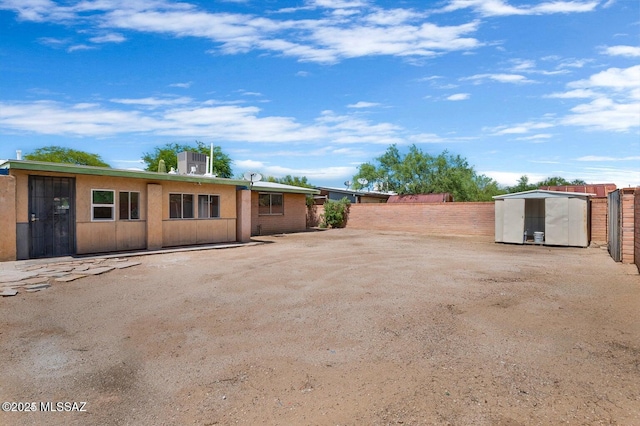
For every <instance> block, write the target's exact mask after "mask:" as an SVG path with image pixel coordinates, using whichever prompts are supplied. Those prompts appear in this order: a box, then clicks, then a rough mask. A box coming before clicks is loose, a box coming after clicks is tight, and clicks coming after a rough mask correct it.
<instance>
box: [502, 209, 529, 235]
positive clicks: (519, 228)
mask: <svg viewBox="0 0 640 426" xmlns="http://www.w3.org/2000/svg"><path fill="white" fill-rule="evenodd" d="M502 217H503V219H504V221H503V226H502V241H503V242H505V243H516V244H522V243H523V242H524V241H523V236H524V198H511V199H510V198H506V199H505V200H504V206H503V210H502Z"/></svg>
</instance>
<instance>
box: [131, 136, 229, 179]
mask: <svg viewBox="0 0 640 426" xmlns="http://www.w3.org/2000/svg"><path fill="white" fill-rule="evenodd" d="M182 151H192V152H198V153H200V154H205V155H211V150H210V147H209V146H207V145H205V144H204V143H203V142H200V141H196V142H195V145H190V144H179V143H168V144H165V145H163V146H157V147H155V148H154V149H153V151H152V152H145V153H144V154H143V155H142V161H144V162H145V164H146V165H147V166H146V168H145V170H148V171H152V172H155V171H157V170H158V164H159V163H160V160H164V164H165V168H166V169H168V170H171V167H173V168H174V169H176V170H177V169H178V153H179V152H182ZM211 161H212V162H213V172H214V173H215V174H217V175H218V176H219V177H223V178H230V177H231V176H232V173H231V158H229V156H228V155H227V154H225V153H224V152H222V149H221V148H220V147H219V146H215V145H214V147H213V159H212V160H211Z"/></svg>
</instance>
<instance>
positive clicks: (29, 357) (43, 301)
mask: <svg viewBox="0 0 640 426" xmlns="http://www.w3.org/2000/svg"><path fill="white" fill-rule="evenodd" d="M261 240H262V241H265V242H266V244H262V245H254V246H245V247H240V248H233V249H225V250H207V251H196V252H188V253H170V254H161V255H153V256H140V257H137V258H133V259H132V260H135V261H140V262H142V264H141V265H138V266H135V267H131V268H128V269H122V270H114V271H111V272H109V273H106V274H104V275H98V276H90V277H86V278H83V279H80V280H77V281H72V282H69V283H55V284H53V285H52V287H50V288H48V289H46V290H43V291H40V292H38V293H20V294H18V295H17V296H14V297H6V298H2V299H0V327H1V328H0V359H1V360H2V364H1V365H2V375H1V376H0V399H1V401H14V402H37V403H39V402H40V401H43V402H47V401H49V402H53V403H54V406H55V403H56V402H65V401H67V402H86V406H85V407H84V408H85V410H86V412H37V413H22V412H0V424H2V425H14V424H17V425H20V424H47V425H52V424H58V425H63V424H65V425H67V424H78V425H87V424H89V425H121V424H145V425H150V424H166V425H173V424H175V425H180V424H199V425H229V424H244V425H257V424H270V425H392V424H405V425H425V424H452V425H470V424H474V425H520V424H522V425H525V424H527V425H528V424H559V423H569V424H573V425H583V424H588V425H595V424H622V425H631V424H640V276H639V275H638V274H637V270H636V268H635V266H633V265H622V264H616V263H615V262H613V261H612V260H611V258H609V256H608V254H607V252H606V250H602V249H600V248H588V249H578V248H549V247H539V246H513V245H501V244H495V243H493V242H492V241H490V240H487V239H479V238H462V237H459V238H436V237H427V236H419V235H410V234H403V233H384V232H379V233H367V232H363V231H353V230H348V229H346V230H330V231H325V232H310V233H302V234H295V235H286V236H273V237H264V238H261Z"/></svg>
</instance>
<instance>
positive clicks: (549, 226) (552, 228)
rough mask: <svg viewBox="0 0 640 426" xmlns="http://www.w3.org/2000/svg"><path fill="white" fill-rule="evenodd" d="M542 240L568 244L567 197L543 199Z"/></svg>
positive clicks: (549, 242) (547, 242)
mask: <svg viewBox="0 0 640 426" xmlns="http://www.w3.org/2000/svg"><path fill="white" fill-rule="evenodd" d="M544 215H545V217H544V232H545V234H544V242H545V244H550V245H555V246H568V245H569V198H567V197H559V198H547V199H545V200H544Z"/></svg>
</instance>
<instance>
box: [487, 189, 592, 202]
mask: <svg viewBox="0 0 640 426" xmlns="http://www.w3.org/2000/svg"><path fill="white" fill-rule="evenodd" d="M592 195H593V194H585V193H583V192H564V191H563V192H560V191H547V190H544V189H534V190H531V191H523V192H514V193H513V194H504V195H496V196H494V197H493V199H494V200H504V199H506V198H538V199H541V198H584V199H587V198H589V197H590V196H592Z"/></svg>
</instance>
